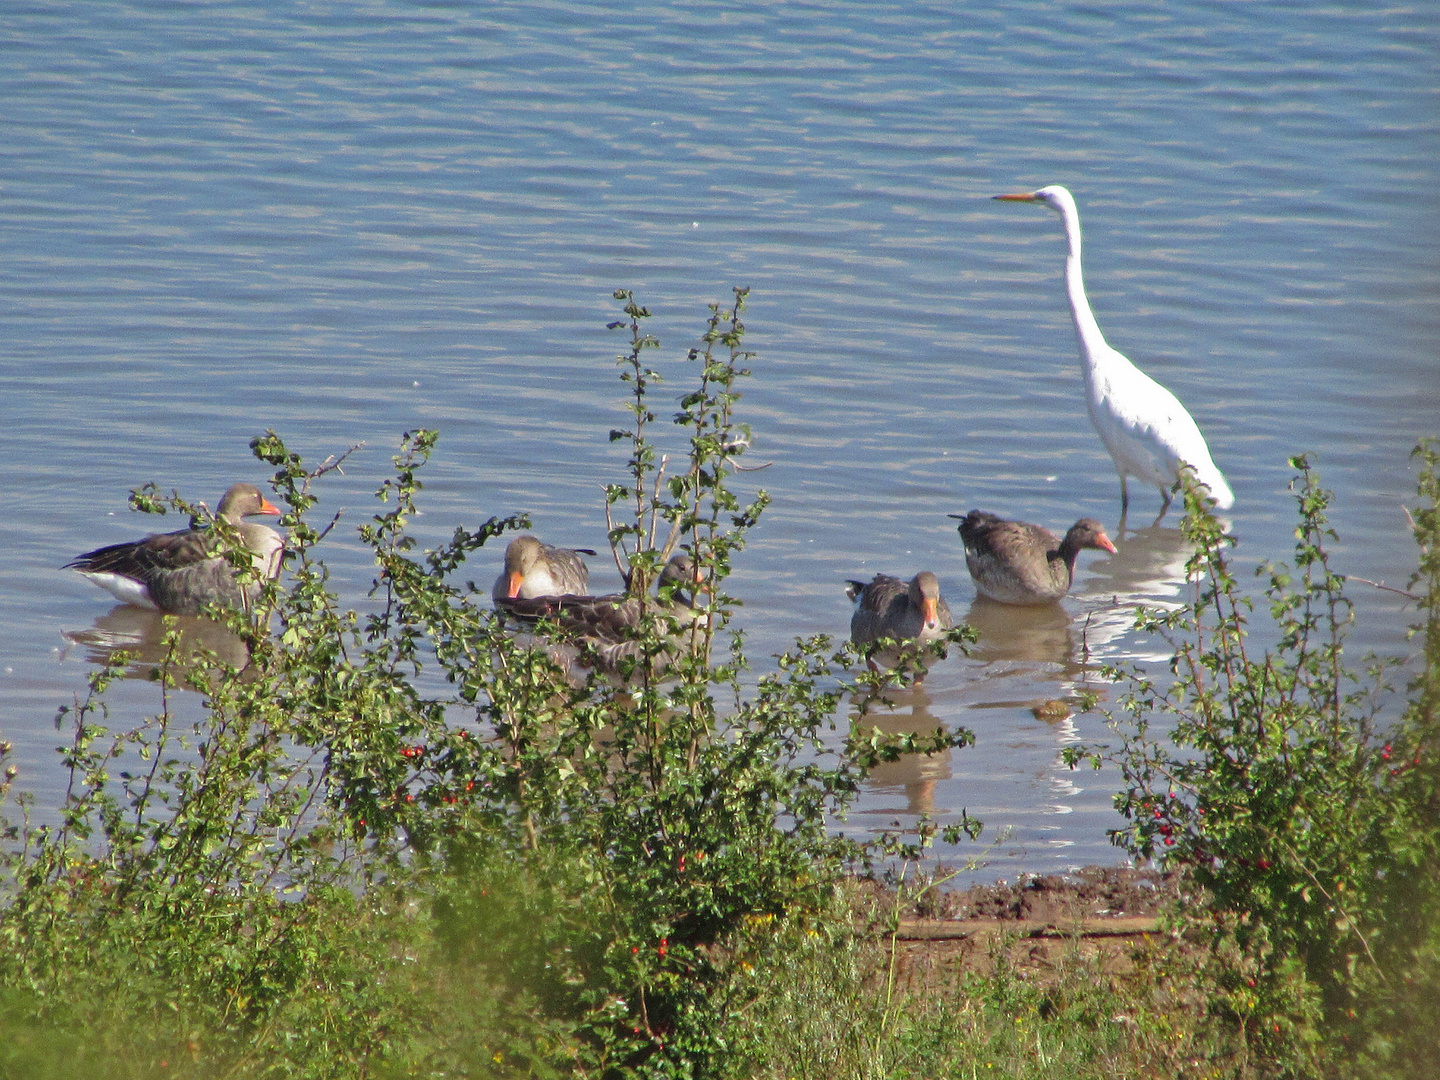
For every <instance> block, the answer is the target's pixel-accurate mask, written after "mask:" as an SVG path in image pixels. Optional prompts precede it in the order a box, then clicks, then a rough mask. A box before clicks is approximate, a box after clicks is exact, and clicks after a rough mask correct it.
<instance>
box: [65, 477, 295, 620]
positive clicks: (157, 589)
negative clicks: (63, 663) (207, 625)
mask: <svg viewBox="0 0 1440 1080" xmlns="http://www.w3.org/2000/svg"><path fill="white" fill-rule="evenodd" d="M279 513H280V510H279V509H278V508H277V507H276V506H275V505H274V504H273V503H271V502H270V500H269V499H267V498H265V496H264V495H262V494H260V489H259V488H257V487H256V486H255V485H254V484H236V485H234V486H233V487H232V488H231V489H230V490H229V491H227V492H225V494H224V496H223V497H222V498H221V499H220V506H219V507H218V508H217V509H216V511H215V516H216V517H217V518H219V519H220V520H222V521H224V522H226V523H227V524H228V525H229V526H230V527H232V528H233V529H234V530H235V531H236V533H237V534H238V537H239V541H240V545H241V546H242V547H243V548H245V550H247V551H248V552H250V555H251V557H252V558H253V559H254V561H255V567H256V569H257V570H258V571H259V572H260V574H261V575H262V577H263V578H274V577H277V576H278V575H279V573H280V556H281V554H282V552H283V551H284V548H285V541H284V540H282V539H281V538H280V534H279V533H277V532H276V531H275V530H274V529H271V528H269V527H268V526H265V525H256V524H252V523H250V522H247V521H245V520H244V519H245V518H246V517H248V516H250V515H251V514H276V515H278V514H279ZM65 569H67V570H79V571H80V572H81V573H82V574H84V575H85V576H86V577H87V578H89V579H90V580H91V581H92V582H94V583H95V584H96V585H98V586H100V588H102V589H104V590H105V591H106V592H108V593H110V594H111V595H112V596H114V597H115V599H117V600H119V601H121V602H123V603H126V604H132V605H134V606H135V607H141V608H149V609H150V610H151V611H163V612H165V613H166V614H167V615H194V614H196V613H198V612H199V610H200V608H201V606H202V605H204V604H222V605H227V606H230V607H239V608H243V609H245V610H247V611H248V610H249V608H250V606H251V604H253V603H254V601H255V598H256V597H257V596H258V595H259V593H260V588H261V582H260V581H259V580H255V581H250V582H247V583H246V585H245V587H244V588H243V589H242V588H241V587H240V583H239V582H238V581H236V580H235V567H234V566H233V565H232V564H231V562H230V560H229V559H227V558H226V557H225V556H224V554H223V553H220V552H219V551H218V542H217V538H216V535H215V533H214V532H213V531H212V530H211V529H208V528H206V529H181V530H180V531H179V532H171V533H157V534H155V535H154V536H147V537H146V538H145V539H144V540H131V541H128V542H127V543H123V544H111V545H110V546H109V547H102V548H96V549H95V550H94V551H87V552H86V553H85V554H84V555H81V556H79V557H78V558H76V559H73V560H71V561H70V562H68V563H66V564H65Z"/></svg>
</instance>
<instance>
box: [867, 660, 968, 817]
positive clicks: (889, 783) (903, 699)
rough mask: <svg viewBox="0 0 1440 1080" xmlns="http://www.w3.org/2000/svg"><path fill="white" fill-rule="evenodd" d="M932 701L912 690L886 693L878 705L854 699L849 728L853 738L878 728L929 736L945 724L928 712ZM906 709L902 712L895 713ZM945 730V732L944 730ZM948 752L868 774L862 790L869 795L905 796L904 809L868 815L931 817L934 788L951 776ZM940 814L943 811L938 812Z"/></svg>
mask: <svg viewBox="0 0 1440 1080" xmlns="http://www.w3.org/2000/svg"><path fill="white" fill-rule="evenodd" d="M931 703H932V698H931V697H930V695H929V694H927V693H926V692H925V691H924V690H923V689H920V688H918V687H912V688H908V689H904V690H889V691H887V692H886V693H885V695H884V700H883V701H882V700H881V699H880V698H879V697H877V696H876V695H873V694H871V695H856V696H855V697H854V698H853V699H852V704H854V706H855V711H854V712H853V713H851V715H850V725H851V728H852V730H854V731H855V734H856V735H857V736H859V735H861V734H864V733H866V731H867V729H871V728H878V729H879V730H880V731H883V732H885V733H887V734H890V735H906V734H915V735H929V734H932V733H934V731H935V730H936V729H937V728H945V726H946V725H945V723H944V722H943V721H942V720H941V719H940V718H939V717H938V716H936V715H935V714H934V713H933V712H931V711H930V706H931ZM901 708H908V711H906V712H900V711H897V710H898V709H901ZM947 730H948V729H947ZM950 760H951V751H950V749H949V748H946V749H944V750H941V751H940V752H939V753H935V754H905V755H903V756H901V757H900V758H899V759H898V760H896V761H885V762H881V763H880V764H879V765H876V766H875V768H873V769H872V770H871V771H870V775H869V777H868V778H867V780H866V786H867V787H869V788H870V789H871V790H872V791H894V790H895V789H897V788H900V789H903V790H904V792H905V806H904V807H903V808H901V807H898V806H896V807H881V808H879V809H876V810H873V811H870V812H871V813H877V814H901V813H906V814H916V815H919V814H933V813H934V812H935V785H936V784H937V783H938V782H939V781H941V780H948V779H950V777H951V775H952V771H951V768H950ZM941 812H942V813H944V812H945V811H944V809H943V808H942V810H941Z"/></svg>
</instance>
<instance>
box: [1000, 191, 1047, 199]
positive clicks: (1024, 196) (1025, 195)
mask: <svg viewBox="0 0 1440 1080" xmlns="http://www.w3.org/2000/svg"><path fill="white" fill-rule="evenodd" d="M990 197H991V198H992V199H999V200H1000V201H1001V202H1038V201H1039V200H1038V199H1036V198H1035V196H1034V195H1031V194H1030V193H1029V192H1028V191H1026V192H1021V193H1020V194H1019V195H992V196H990Z"/></svg>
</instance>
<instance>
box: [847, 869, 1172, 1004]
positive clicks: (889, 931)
mask: <svg viewBox="0 0 1440 1080" xmlns="http://www.w3.org/2000/svg"><path fill="white" fill-rule="evenodd" d="M1179 889H1180V876H1179V875H1178V874H1176V873H1173V872H1162V871H1158V870H1136V869H1132V868H1128V867H1101V866H1092V867H1086V868H1084V869H1083V870H1077V871H1074V872H1073V873H1069V874H1048V875H1044V876H1026V877H1022V878H1020V879H1019V880H1017V881H1014V882H997V883H995V884H993V885H976V886H972V887H971V888H968V889H964V890H959V891H955V892H944V891H938V892H935V893H933V894H927V895H926V896H924V897H923V898H922V899H921V901H920V902H919V903H918V904H916V905H914V906H912V907H911V908H910V910H907V911H902V912H901V917H900V919H899V922H898V928H897V926H896V923H894V922H893V921H891V922H889V924H888V925H887V926H881V925H879V924H876V925H874V926H873V927H872V929H873V930H874V931H875V932H876V933H878V934H880V935H882V936H884V937H892V936H893V940H894V941H895V945H896V949H897V956H898V958H899V961H900V967H899V971H900V974H901V975H902V976H903V977H904V981H906V982H911V983H915V984H921V985H926V984H933V983H935V982H937V981H948V980H949V979H951V978H954V977H955V976H957V975H961V974H963V973H965V972H967V971H971V970H975V971H978V970H986V971H988V970H990V969H991V968H992V966H993V964H994V963H995V961H996V959H997V958H998V956H999V954H1000V953H1003V954H1005V955H1006V956H1008V958H1009V961H1010V963H1011V964H1012V965H1013V966H1014V968H1015V969H1016V970H1017V971H1019V972H1022V973H1029V974H1033V975H1035V976H1036V977H1039V978H1044V977H1045V976H1046V975H1048V974H1049V973H1050V972H1052V971H1053V970H1054V969H1055V967H1056V965H1057V964H1058V963H1059V962H1060V960H1061V959H1062V958H1064V957H1066V956H1073V955H1076V954H1078V955H1080V956H1082V957H1086V958H1094V959H1098V960H1099V961H1100V963H1101V965H1102V967H1103V968H1104V969H1105V970H1107V971H1111V972H1113V973H1116V974H1120V973H1123V972H1124V971H1126V970H1128V969H1129V968H1130V966H1131V964H1132V962H1133V960H1132V957H1133V954H1134V952H1135V950H1136V948H1137V947H1143V946H1145V945H1146V944H1147V943H1148V942H1150V941H1152V940H1153V939H1154V938H1155V936H1156V935H1157V934H1158V933H1159V931H1160V921H1159V917H1160V913H1161V910H1162V908H1163V907H1164V906H1165V905H1166V904H1167V903H1169V902H1171V901H1173V900H1175V899H1176V898H1177V897H1178V895H1179Z"/></svg>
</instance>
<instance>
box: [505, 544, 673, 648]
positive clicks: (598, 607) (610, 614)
mask: <svg viewBox="0 0 1440 1080" xmlns="http://www.w3.org/2000/svg"><path fill="white" fill-rule="evenodd" d="M657 585H658V591H659V594H660V599H659V600H652V601H650V603H649V608H650V610H651V611H652V612H654V613H655V614H658V615H664V616H666V617H668V618H671V619H674V620H676V621H677V622H678V623H681V624H686V623H690V622H693V621H694V620H695V619H696V618H697V617H698V615H699V612H698V611H696V609H695V601H694V594H695V592H696V591H698V590H699V588H700V574H699V572H698V570H697V568H696V566H695V562H694V560H693V559H691V558H690V556H689V555H685V554H677V555H672V556H671V557H670V561H669V562H667V563H666V564H665V567H664V569H662V570H661V572H660V580H659V582H658V583H657ZM495 606H496V607H497V608H499V609H501V610H502V611H504V612H506V613H507V614H509V615H513V616H515V617H516V618H517V619H519V620H520V621H522V622H527V623H534V622H537V621H539V620H540V619H548V620H549V621H551V622H553V623H555V624H556V625H558V626H559V627H560V630H561V632H562V633H563V635H564V636H565V637H566V638H568V639H569V640H570V641H572V642H573V643H574V644H576V645H579V646H580V647H581V648H582V650H585V651H589V652H593V654H594V655H595V656H597V657H598V659H599V661H600V663H601V665H602V666H603V667H605V668H607V669H609V670H614V669H615V668H616V667H618V666H619V665H620V663H621V662H622V661H624V660H626V659H633V658H636V657H638V656H639V655H640V650H639V648H638V644H637V642H636V640H635V633H636V630H637V629H638V628H639V626H640V620H641V617H642V615H643V613H644V611H645V607H646V605H645V604H642V603H641V600H640V597H638V596H632V595H630V594H628V593H609V594H606V595H603V596H582V595H574V594H568V595H562V596H536V597H524V596H518V597H515V598H513V599H512V598H510V597H506V596H500V597H496V598H495Z"/></svg>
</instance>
